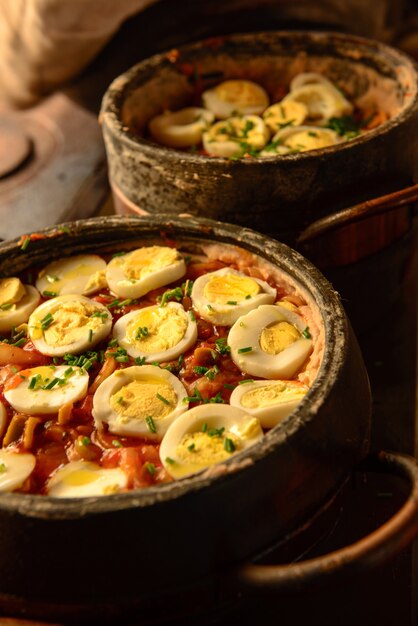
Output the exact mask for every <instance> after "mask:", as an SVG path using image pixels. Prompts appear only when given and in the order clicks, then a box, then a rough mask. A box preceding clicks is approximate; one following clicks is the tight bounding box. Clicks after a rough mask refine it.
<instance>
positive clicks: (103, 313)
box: [90, 311, 108, 320]
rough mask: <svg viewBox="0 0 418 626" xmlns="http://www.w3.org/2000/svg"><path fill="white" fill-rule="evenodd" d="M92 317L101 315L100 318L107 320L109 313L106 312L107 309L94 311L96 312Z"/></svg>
mask: <svg viewBox="0 0 418 626" xmlns="http://www.w3.org/2000/svg"><path fill="white" fill-rule="evenodd" d="M90 317H100V319H102V320H105V319H107V317H108V314H107V313H105V311H94V313H92V314H91V315H90Z"/></svg>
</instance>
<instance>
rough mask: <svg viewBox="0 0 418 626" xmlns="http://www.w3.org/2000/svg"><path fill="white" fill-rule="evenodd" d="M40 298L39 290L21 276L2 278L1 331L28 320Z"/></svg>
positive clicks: (0, 301) (0, 297)
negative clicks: (22, 279) (25, 283)
mask: <svg viewBox="0 0 418 626" xmlns="http://www.w3.org/2000/svg"><path fill="white" fill-rule="evenodd" d="M40 299H41V296H40V294H39V292H38V290H37V289H35V287H32V285H24V284H23V283H22V281H21V280H20V279H19V278H16V277H10V278H0V332H9V331H10V330H12V328H15V327H16V326H19V324H23V323H24V322H27V321H28V319H29V315H30V314H31V313H32V311H33V310H34V309H35V308H36V307H37V306H38V304H39V301H40Z"/></svg>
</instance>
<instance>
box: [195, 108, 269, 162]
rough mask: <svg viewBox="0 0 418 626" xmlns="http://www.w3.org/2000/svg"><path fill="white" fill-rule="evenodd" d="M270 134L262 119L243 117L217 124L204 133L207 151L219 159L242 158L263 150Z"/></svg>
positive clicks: (232, 118) (253, 116) (203, 140)
mask: <svg viewBox="0 0 418 626" xmlns="http://www.w3.org/2000/svg"><path fill="white" fill-rule="evenodd" d="M269 138H270V132H269V130H268V128H267V126H266V125H265V123H264V121H263V120H262V119H261V117H258V116H257V115H243V116H242V117H236V116H235V117H230V118H228V119H227V120H225V121H222V122H216V124H213V126H211V127H210V128H209V130H207V131H206V132H204V133H203V137H202V142H203V147H204V149H205V151H206V152H207V153H208V154H210V155H211V156H217V157H225V158H231V157H237V158H238V157H241V156H243V155H244V154H246V153H247V152H248V151H250V150H261V149H262V148H264V146H265V145H266V143H267V142H268V140H269Z"/></svg>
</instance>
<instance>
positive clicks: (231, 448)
mask: <svg viewBox="0 0 418 626" xmlns="http://www.w3.org/2000/svg"><path fill="white" fill-rule="evenodd" d="M224 449H225V450H226V451H227V452H229V453H231V452H235V444H234V442H233V441H232V439H230V438H229V437H225V439H224Z"/></svg>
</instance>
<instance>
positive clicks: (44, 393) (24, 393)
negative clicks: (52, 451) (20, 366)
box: [4, 365, 89, 415]
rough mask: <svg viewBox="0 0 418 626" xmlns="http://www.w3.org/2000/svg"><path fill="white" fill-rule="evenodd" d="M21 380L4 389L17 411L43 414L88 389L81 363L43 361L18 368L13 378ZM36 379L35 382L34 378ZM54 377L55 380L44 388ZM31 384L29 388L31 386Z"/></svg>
mask: <svg viewBox="0 0 418 626" xmlns="http://www.w3.org/2000/svg"><path fill="white" fill-rule="evenodd" d="M16 377H18V378H19V379H20V383H19V384H18V385H17V386H15V387H14V388H12V389H7V385H6V390H5V392H4V397H5V398H6V400H7V402H9V404H10V405H11V406H12V407H13V408H14V410H15V411H18V412H19V413H25V414H30V415H32V414H33V415H43V414H50V413H58V411H59V409H60V408H61V406H63V405H64V404H68V403H70V402H76V401H77V400H81V399H82V398H84V396H85V395H86V393H87V388H88V384H89V376H88V374H87V372H86V371H85V370H84V369H82V368H80V367H76V366H73V367H68V366H67V365H57V366H55V365H42V366H40V367H32V368H31V369H28V370H21V371H20V372H19V373H18V374H16V376H15V378H16ZM35 379H36V380H37V382H36V384H35V385H34V383H33V382H31V381H34V380H35ZM54 379H58V381H57V382H56V384H55V385H54V386H52V387H51V388H50V389H45V388H43V387H46V386H47V385H49V384H50V383H52V381H53V380H54ZM31 385H32V388H31Z"/></svg>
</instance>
